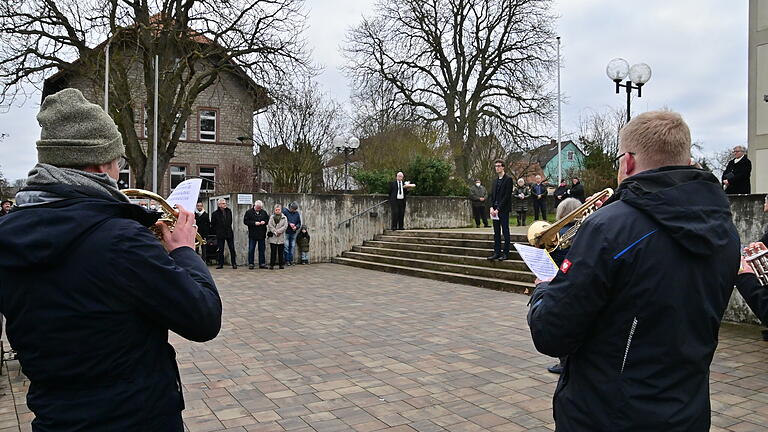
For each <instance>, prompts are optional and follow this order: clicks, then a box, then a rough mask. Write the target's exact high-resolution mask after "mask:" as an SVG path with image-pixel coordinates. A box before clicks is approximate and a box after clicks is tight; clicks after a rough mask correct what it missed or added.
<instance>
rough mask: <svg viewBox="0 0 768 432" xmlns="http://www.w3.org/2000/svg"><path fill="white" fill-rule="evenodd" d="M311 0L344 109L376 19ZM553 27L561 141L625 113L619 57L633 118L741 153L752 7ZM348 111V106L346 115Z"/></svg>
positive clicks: (667, 10)
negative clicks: (636, 66)
mask: <svg viewBox="0 0 768 432" xmlns="http://www.w3.org/2000/svg"><path fill="white" fill-rule="evenodd" d="M329 3H330V2H328V0H307V6H308V9H309V29H308V34H307V39H308V41H309V43H310V45H311V46H312V49H313V58H314V60H315V61H316V62H318V63H319V64H321V65H322V66H324V68H325V69H324V72H323V73H322V74H321V75H320V76H319V78H318V80H319V82H320V84H321V85H322V86H323V87H324V88H325V89H326V91H327V92H328V93H329V94H330V95H331V96H332V97H334V98H335V99H336V100H338V101H340V102H343V103H348V99H349V92H350V91H349V86H348V82H347V79H346V77H345V76H344V74H343V73H342V72H341V70H340V68H341V67H342V66H343V62H344V60H343V57H342V56H341V54H340V47H341V45H342V43H343V41H344V35H345V33H346V31H347V29H348V28H349V27H351V26H353V25H355V24H356V23H357V22H359V19H360V17H361V16H363V15H370V14H372V13H373V11H374V8H373V6H374V4H375V1H374V0H334V1H333V2H332V4H333V6H332V7H329ZM554 5H555V10H556V13H557V14H558V15H559V19H558V20H557V23H556V28H557V29H558V32H559V34H560V36H561V37H562V57H563V69H562V91H563V94H564V95H565V97H566V98H567V101H566V104H565V105H564V106H563V133H564V136H565V138H567V137H568V135H569V134H570V133H573V132H575V131H576V130H577V128H578V121H579V117H580V116H582V115H583V114H584V113H585V112H588V111H589V110H596V111H603V110H605V109H606V108H608V107H620V106H622V105H623V104H625V96H624V94H623V93H622V94H621V95H617V94H615V93H614V88H613V84H612V83H611V82H610V81H609V80H608V78H607V77H606V76H605V66H606V64H607V63H608V61H609V60H611V59H612V58H615V57H623V58H625V59H627V60H628V61H629V62H630V64H633V63H639V62H644V63H647V64H649V65H650V66H651V68H652V69H653V78H652V79H651V81H650V82H649V83H648V84H647V85H646V87H645V88H644V89H643V97H642V98H641V99H635V100H634V102H633V112H635V113H638V112H642V111H646V110H650V109H656V108H662V107H666V108H670V109H673V110H676V111H679V112H680V113H682V114H683V116H684V117H685V119H686V120H687V121H688V123H689V125H690V126H691V131H692V133H693V139H694V141H700V142H702V143H703V144H704V148H705V150H706V151H707V152H709V153H712V152H714V151H717V150H720V149H723V148H726V147H730V146H733V145H736V144H746V141H747V48H748V47H747V38H748V2H746V1H735V2H730V1H729V2H725V1H722V0H675V1H670V0H646V1H644V2H617V1H613V0H578V1H577V0H557V1H555V3H554ZM38 102H39V94H38V95H35V96H34V97H33V99H32V100H30V101H28V102H27V103H26V104H25V105H24V106H23V107H21V108H19V107H16V106H14V107H12V108H11V109H10V110H9V111H8V112H5V113H2V114H0V133H7V134H9V135H10V137H9V138H7V139H6V140H5V141H3V142H2V143H0V166H2V170H3V172H4V174H5V176H6V177H7V178H9V179H16V178H21V177H24V176H26V172H27V171H28V170H29V169H30V168H31V167H32V166H33V165H34V164H35V161H36V152H35V141H36V140H37V139H38V138H39V136H40V129H39V127H38V125H37V121H36V120H35V115H36V114H37V111H38V108H39V103H38ZM350 109H354V107H350Z"/></svg>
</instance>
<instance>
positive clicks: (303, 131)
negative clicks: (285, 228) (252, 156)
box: [255, 80, 344, 192]
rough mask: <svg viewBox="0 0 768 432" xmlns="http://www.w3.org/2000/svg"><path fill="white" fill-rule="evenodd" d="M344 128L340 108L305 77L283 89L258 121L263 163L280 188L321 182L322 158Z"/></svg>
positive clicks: (309, 188) (306, 188) (310, 187)
mask: <svg viewBox="0 0 768 432" xmlns="http://www.w3.org/2000/svg"><path fill="white" fill-rule="evenodd" d="M343 129H344V111H343V109H342V108H341V106H340V105H339V104H338V103H336V102H335V101H333V100H332V99H330V97H329V96H328V95H326V94H325V93H323V92H322V91H321V89H320V88H319V87H318V85H317V84H316V83H315V82H313V81H310V80H304V81H301V82H299V83H297V84H296V85H291V86H286V87H285V88H283V89H282V90H281V95H280V97H278V98H277V102H276V103H275V104H274V105H272V106H271V107H269V109H268V110H267V111H266V112H265V113H264V114H263V115H262V116H260V118H259V119H258V120H257V122H256V138H255V140H256V141H257V142H259V143H260V146H259V155H258V156H257V157H259V159H260V162H261V164H262V167H263V168H264V169H265V170H266V171H267V172H268V173H269V174H270V175H271V176H272V178H273V179H274V190H275V191H279V192H313V191H316V190H317V189H318V188H321V187H322V169H323V162H324V160H325V158H326V157H327V155H328V152H329V151H330V149H331V147H332V144H333V139H334V138H335V137H336V136H337V135H340V134H341V133H342V131H343Z"/></svg>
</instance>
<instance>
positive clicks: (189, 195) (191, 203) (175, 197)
mask: <svg viewBox="0 0 768 432" xmlns="http://www.w3.org/2000/svg"><path fill="white" fill-rule="evenodd" d="M202 184H203V179H199V178H196V179H189V180H184V181H183V182H181V183H179V185H178V186H176V188H175V189H174V190H173V192H171V196H169V197H168V199H167V200H166V201H168V204H170V205H171V207H173V206H175V205H176V204H181V206H182V207H184V210H188V211H194V210H195V206H196V205H197V196H198V195H200V186H201V185H202Z"/></svg>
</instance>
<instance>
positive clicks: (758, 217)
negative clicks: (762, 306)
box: [724, 195, 768, 325]
mask: <svg viewBox="0 0 768 432" xmlns="http://www.w3.org/2000/svg"><path fill="white" fill-rule="evenodd" d="M729 198H730V200H731V211H732V212H733V223H734V224H735V225H736V229H737V230H738V231H739V237H740V238H741V243H742V245H745V246H746V245H747V244H749V243H751V242H753V241H757V240H758V239H760V237H762V235H763V233H765V231H766V229H768V214H767V213H765V212H764V211H763V200H764V199H765V195H733V196H729ZM724 318H725V319H726V320H728V321H735V322H742V323H751V324H758V323H760V320H758V319H757V317H756V316H755V315H754V314H753V313H752V311H751V310H750V309H749V306H747V303H746V302H745V301H744V298H742V297H741V295H740V294H739V293H738V291H736V290H734V291H733V295H732V296H731V302H730V303H729V304H728V309H727V310H726V311H725V317H724ZM764 324H766V325H768V323H764Z"/></svg>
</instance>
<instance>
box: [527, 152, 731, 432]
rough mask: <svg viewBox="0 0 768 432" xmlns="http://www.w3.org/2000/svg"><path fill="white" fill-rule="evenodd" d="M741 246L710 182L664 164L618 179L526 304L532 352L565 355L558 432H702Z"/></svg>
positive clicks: (716, 184) (556, 404)
mask: <svg viewBox="0 0 768 432" xmlns="http://www.w3.org/2000/svg"><path fill="white" fill-rule="evenodd" d="M739 247H740V246H739V236H738V234H737V232H736V228H735V227H734V225H733V222H732V221H731V212H730V206H729V203H728V200H727V198H726V197H725V194H724V193H723V190H722V188H721V186H720V183H719V182H718V180H717V179H716V178H715V177H714V176H713V175H712V174H709V173H706V172H704V171H701V170H696V169H693V168H690V167H665V168H661V169H658V170H652V171H647V172H643V173H640V174H637V175H635V176H632V177H630V178H629V179H627V180H625V181H624V182H622V184H621V185H620V186H619V188H618V190H617V191H616V194H615V195H614V197H612V199H611V200H610V201H609V203H608V204H607V205H605V206H604V207H603V208H601V209H599V210H598V211H597V212H595V213H594V214H592V215H590V216H589V217H588V218H587V219H586V220H585V221H584V223H583V224H582V225H581V228H580V229H579V231H578V234H577V235H576V237H575V239H574V242H573V246H571V248H570V250H569V251H568V255H567V257H566V261H564V262H563V265H562V266H561V270H560V272H558V274H557V276H556V277H555V279H554V280H552V282H550V283H549V284H546V283H544V284H540V285H539V286H538V287H537V290H536V291H535V292H534V295H533V296H532V299H531V309H530V311H529V316H528V319H529V325H530V328H531V335H532V337H533V341H534V344H535V345H536V348H537V349H538V350H539V351H540V352H542V353H544V354H547V355H550V356H554V357H562V356H566V355H567V356H568V360H567V361H566V363H565V370H564V373H563V374H562V375H561V377H560V381H559V383H558V386H557V389H556V390H555V396H554V416H555V422H556V424H557V431H565V432H573V431H589V432H600V431H606V432H607V431H625V432H626V431H637V432H640V431H643V432H647V431H665V432H672V431H680V432H682V431H686V432H700V431H708V430H709V426H710V403H709V366H710V363H711V361H712V356H713V355H714V352H715V348H716V347H717V337H718V330H719V327H720V320H721V319H722V317H723V313H724V312H725V308H726V306H727V304H728V300H729V298H730V296H731V292H732V290H733V285H734V281H735V279H736V273H737V271H738V268H739V255H740V251H739Z"/></svg>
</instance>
